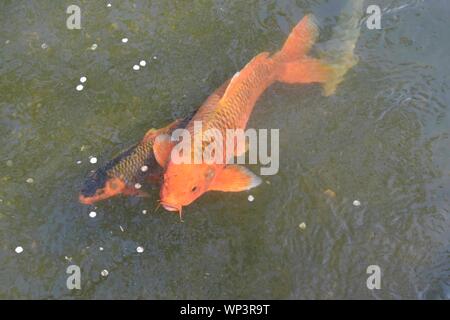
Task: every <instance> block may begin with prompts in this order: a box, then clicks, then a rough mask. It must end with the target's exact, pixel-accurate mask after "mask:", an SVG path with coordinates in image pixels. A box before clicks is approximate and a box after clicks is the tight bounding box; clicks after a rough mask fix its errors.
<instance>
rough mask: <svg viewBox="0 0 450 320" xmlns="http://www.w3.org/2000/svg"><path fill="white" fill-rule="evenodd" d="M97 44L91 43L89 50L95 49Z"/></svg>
mask: <svg viewBox="0 0 450 320" xmlns="http://www.w3.org/2000/svg"><path fill="white" fill-rule="evenodd" d="M97 47H98V45H97V44H96V43H93V44H92V46H91V50H92V51H94V50H95V49H97Z"/></svg>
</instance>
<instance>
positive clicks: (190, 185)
mask: <svg viewBox="0 0 450 320" xmlns="http://www.w3.org/2000/svg"><path fill="white" fill-rule="evenodd" d="M214 176H215V167H214V165H209V164H206V163H201V164H184V163H181V164H174V163H169V165H168V166H167V169H166V172H165V173H164V182H163V185H162V187H161V192H160V197H161V200H160V201H161V205H162V206H163V207H164V208H165V209H166V210H168V211H178V212H181V209H182V207H184V206H187V205H189V204H190V203H192V202H193V201H194V200H196V199H197V198H198V197H200V196H201V195H202V194H204V193H205V192H206V191H208V189H209V185H210V184H211V181H212V180H213V178H214Z"/></svg>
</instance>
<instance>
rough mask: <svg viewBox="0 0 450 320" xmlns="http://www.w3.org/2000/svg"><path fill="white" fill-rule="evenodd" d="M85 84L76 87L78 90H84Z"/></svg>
mask: <svg viewBox="0 0 450 320" xmlns="http://www.w3.org/2000/svg"><path fill="white" fill-rule="evenodd" d="M83 88H84V86H83V85H82V84H79V85H77V87H76V89H77V91H81V90H83Z"/></svg>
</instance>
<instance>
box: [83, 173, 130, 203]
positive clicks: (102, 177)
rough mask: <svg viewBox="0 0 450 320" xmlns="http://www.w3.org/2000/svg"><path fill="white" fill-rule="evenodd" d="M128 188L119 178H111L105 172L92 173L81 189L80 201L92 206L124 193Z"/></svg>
mask: <svg viewBox="0 0 450 320" xmlns="http://www.w3.org/2000/svg"><path fill="white" fill-rule="evenodd" d="M125 188H126V185H125V182H123V181H122V180H121V179H119V178H115V177H113V178H111V177H109V176H108V175H107V174H106V172H104V170H101V169H100V170H97V171H93V172H91V173H90V174H89V175H88V177H87V178H86V180H85V181H84V184H83V186H82V188H81V192H80V195H79V198H78V199H79V201H80V202H81V203H83V204H87V205H91V204H93V203H95V202H98V201H100V200H105V199H108V198H111V197H114V196H116V195H118V194H120V193H122V192H123V191H124V190H125Z"/></svg>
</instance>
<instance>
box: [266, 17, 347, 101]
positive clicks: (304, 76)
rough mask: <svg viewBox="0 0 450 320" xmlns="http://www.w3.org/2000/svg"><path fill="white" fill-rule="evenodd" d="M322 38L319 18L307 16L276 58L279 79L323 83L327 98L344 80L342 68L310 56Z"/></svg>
mask: <svg viewBox="0 0 450 320" xmlns="http://www.w3.org/2000/svg"><path fill="white" fill-rule="evenodd" d="M318 35H319V28H318V27H317V23H316V19H315V18H314V16H313V15H312V14H309V15H306V16H305V17H303V19H302V20H301V21H300V22H299V23H298V24H297V25H296V26H295V27H294V29H293V30H292V31H291V33H290V34H289V36H288V38H287V40H286V42H285V43H284V45H283V47H282V48H281V50H280V51H279V52H277V53H276V54H275V55H274V57H273V59H274V60H276V61H277V62H278V63H279V69H278V71H277V73H276V80H277V81H280V82H284V83H291V84H297V83H321V84H322V86H323V88H324V95H326V96H328V95H331V94H333V93H334V91H335V89H336V86H337V85H338V84H339V83H340V82H341V81H342V76H343V75H342V72H341V71H340V68H339V66H337V65H333V64H330V63H328V62H327V61H326V60H321V59H316V58H313V57H310V56H308V53H309V51H310V49H311V47H312V46H313V45H314V43H315V42H316V39H317V37H318Z"/></svg>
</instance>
